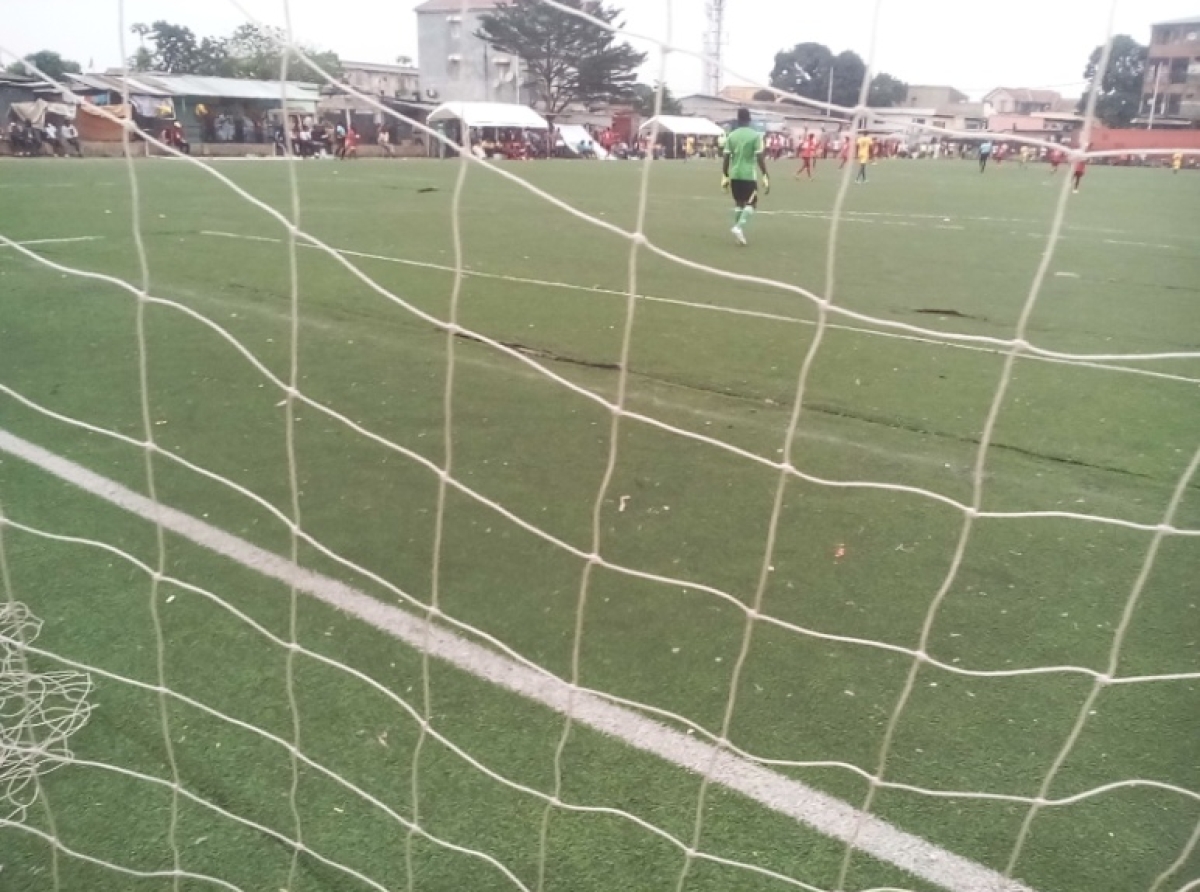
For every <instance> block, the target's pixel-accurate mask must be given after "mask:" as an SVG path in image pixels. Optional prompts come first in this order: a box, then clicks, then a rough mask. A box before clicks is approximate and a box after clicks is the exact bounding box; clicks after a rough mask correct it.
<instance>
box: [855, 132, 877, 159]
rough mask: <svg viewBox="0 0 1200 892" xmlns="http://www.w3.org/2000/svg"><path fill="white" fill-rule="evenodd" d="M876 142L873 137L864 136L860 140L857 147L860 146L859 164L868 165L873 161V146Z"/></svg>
mask: <svg viewBox="0 0 1200 892" xmlns="http://www.w3.org/2000/svg"><path fill="white" fill-rule="evenodd" d="M873 142H874V140H872V139H871V137H869V136H867V135H866V134H863V135H862V136H860V137H859V138H858V141H857V142H856V145H857V146H858V163H859V164H866V163H867V162H868V161H870V160H871V145H872V144H873Z"/></svg>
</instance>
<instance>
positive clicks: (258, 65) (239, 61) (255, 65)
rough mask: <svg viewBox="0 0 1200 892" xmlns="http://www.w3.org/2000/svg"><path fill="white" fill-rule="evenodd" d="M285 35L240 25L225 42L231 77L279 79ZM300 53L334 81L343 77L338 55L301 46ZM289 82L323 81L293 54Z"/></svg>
mask: <svg viewBox="0 0 1200 892" xmlns="http://www.w3.org/2000/svg"><path fill="white" fill-rule="evenodd" d="M285 45H286V35H285V33H284V32H283V31H282V30H281V29H279V28H260V27H259V26H257V25H252V24H246V25H242V26H241V27H240V28H238V29H237V30H236V31H234V32H233V34H231V35H230V36H229V38H228V39H227V40H226V41H225V51H226V54H227V56H228V59H229V65H228V67H229V73H230V76H231V77H244V78H249V79H252V80H263V81H268V80H278V78H279V74H280V72H281V71H282V70H283V47H284V46H285ZM300 50H301V52H303V53H304V55H305V56H307V57H308V58H309V59H311V60H312V61H313V62H314V63H315V64H316V65H317V66H318V67H319V68H320V69H321V70H322V71H324V72H326V73H327V74H329V76H330V77H332V78H334V79H337V78H339V77H341V76H342V61H341V59H340V58H338V55H337V53H333V52H327V51H324V50H318V49H315V48H312V47H306V46H301V47H300ZM288 80H292V81H306V82H309V83H321V82H323V81H324V80H325V79H324V78H323V77H322V76H321V75H320V74H318V73H317V72H316V71H315V70H313V69H312V68H310V67H309V66H308V63H306V62H303V61H301V60H300V59H299V57H297V56H295V55H293V56H292V57H291V58H290V59H289V60H288Z"/></svg>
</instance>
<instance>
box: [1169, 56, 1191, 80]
mask: <svg viewBox="0 0 1200 892" xmlns="http://www.w3.org/2000/svg"><path fill="white" fill-rule="evenodd" d="M1187 74H1188V60H1187V59H1172V60H1171V76H1170V81H1171V83H1173V84H1182V83H1185V82H1186V81H1187Z"/></svg>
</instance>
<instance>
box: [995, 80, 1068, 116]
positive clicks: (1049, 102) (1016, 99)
mask: <svg viewBox="0 0 1200 892" xmlns="http://www.w3.org/2000/svg"><path fill="white" fill-rule="evenodd" d="M1061 102H1062V96H1061V95H1060V94H1058V93H1056V92H1054V91H1053V90H1029V89H1026V88H1024V87H1020V88H1016V89H1014V88H1012V87H997V88H996V89H995V90H992V92H990V93H988V94H987V95H986V96H984V97H983V103H984V105H985V106H987V109H988V113H989V116H990V115H1036V114H1038V113H1040V112H1052V111H1054V110H1055V109H1056V108H1057V107H1058V105H1059V103H1061Z"/></svg>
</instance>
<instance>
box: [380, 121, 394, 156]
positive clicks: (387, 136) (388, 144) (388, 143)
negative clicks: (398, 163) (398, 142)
mask: <svg viewBox="0 0 1200 892" xmlns="http://www.w3.org/2000/svg"><path fill="white" fill-rule="evenodd" d="M376 141H377V142H378V143H379V148H380V149H382V150H383V154H384V157H385V158H395V157H396V153H395V152H393V151H392V134H391V133H389V132H388V129H387V128H386V127H380V128H379V136H378V137H376Z"/></svg>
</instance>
